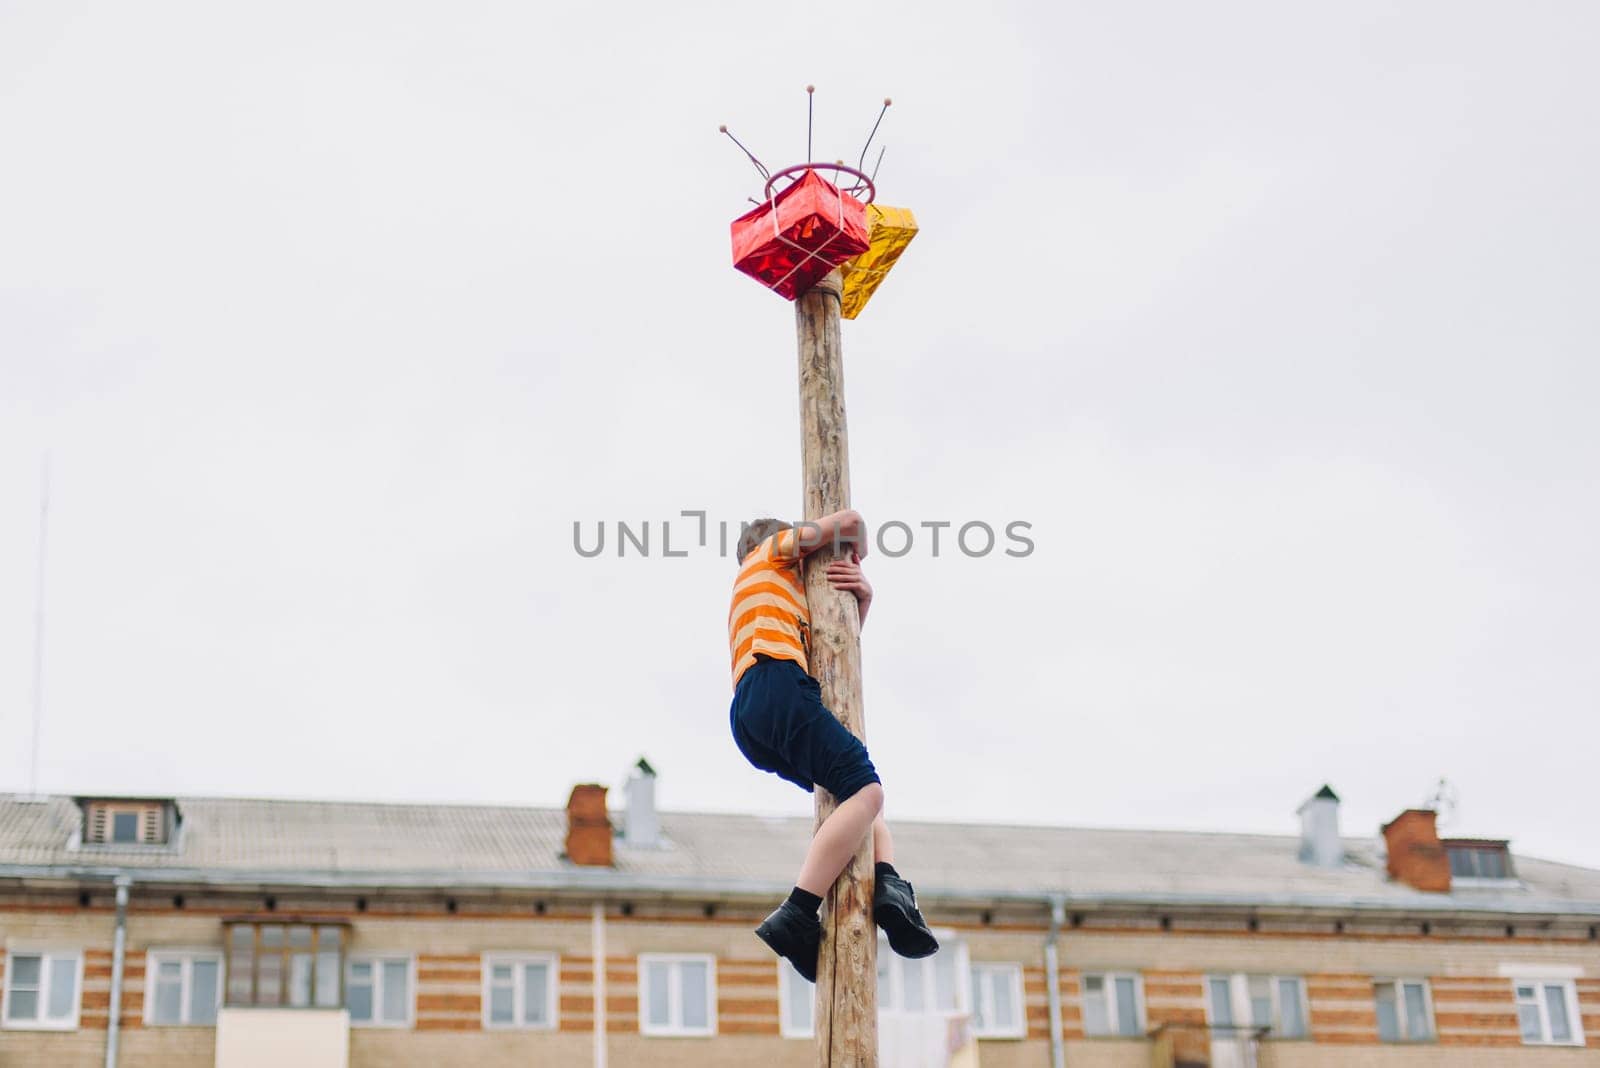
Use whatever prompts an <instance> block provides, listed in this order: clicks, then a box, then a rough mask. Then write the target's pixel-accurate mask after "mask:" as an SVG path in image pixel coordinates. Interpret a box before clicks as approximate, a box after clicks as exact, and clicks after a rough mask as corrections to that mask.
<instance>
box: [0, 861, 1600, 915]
mask: <svg viewBox="0 0 1600 1068" xmlns="http://www.w3.org/2000/svg"><path fill="white" fill-rule="evenodd" d="M119 876H126V877H127V878H129V879H133V878H137V879H138V880H139V881H140V882H141V883H142V884H145V885H152V884H154V885H161V886H199V887H214V888H218V889H248V888H251V887H297V888H304V889H313V890H417V891H435V892H437V891H441V890H463V891H471V890H482V891H511V892H529V891H547V892H552V893H559V892H567V893H587V894H599V895H602V896H609V897H613V898H615V897H621V896H628V895H654V896H660V897H694V898H698V899H700V900H707V899H711V900H724V901H731V900H736V899H753V900H765V899H767V898H770V897H771V896H772V895H773V894H783V893H785V892H786V891H787V890H788V889H789V885H790V884H789V883H787V882H778V881H773V880H765V879H732V878H731V879H721V878H709V877H706V876H698V875H695V876H680V875H647V874H638V873H634V872H619V871H613V870H611V869H606V868H583V869H580V868H570V869H562V870H558V871H548V872H503V871H486V872H485V871H479V872H474V871H440V870H412V871H332V870H328V869H311V868H306V869H293V868H281V869H271V870H237V871H218V870H216V869H202V868H176V867H173V868H121V867H114V866H108V865H49V864H39V865H31V864H0V880H6V879H15V880H18V881H22V882H40V883H44V882H51V881H55V882H63V881H66V882H81V881H86V880H94V881H99V880H104V881H108V882H109V881H113V880H115V879H116V878H117V877H119ZM917 896H918V898H919V899H921V900H924V901H935V902H939V903H941V904H949V905H970V906H980V905H1010V904H1014V905H1019V906H1030V907H1034V908H1037V907H1040V906H1044V907H1046V908H1049V907H1052V906H1053V904H1054V903H1055V902H1057V901H1059V902H1060V903H1061V904H1062V906H1063V907H1064V908H1072V909H1081V910H1084V911H1093V910H1104V909H1124V908H1126V909H1145V908H1159V907H1165V908H1175V909H1182V908H1197V909H1204V908H1214V909H1223V910H1229V911H1241V912H1254V913H1271V912H1278V911H1281V912H1294V913H1299V914H1304V913H1307V912H1311V913H1315V914H1321V915H1325V916H1328V917H1330V918H1339V917H1346V916H1350V915H1351V914H1353V913H1368V914H1375V915H1388V916H1401V917H1404V916H1411V915H1415V916H1426V917H1428V918H1430V919H1438V918H1440V917H1460V918H1473V919H1493V918H1498V917H1509V918H1519V917H1520V918H1527V917H1539V918H1543V919H1563V918H1569V919H1583V920H1590V921H1592V920H1594V919H1600V900H1597V901H1548V900H1547V901H1515V900H1511V899H1507V898H1484V899H1482V900H1461V899H1457V898H1443V900H1437V901H1435V900H1430V896H1441V897H1442V895H1424V894H1421V893H1418V894H1417V895H1416V896H1414V897H1404V898H1369V897H1339V896H1333V895H1326V894H1204V893H1201V894H1196V893H1186V892H1182V891H1141V892H1111V893H1107V892H1099V891H1091V892H1071V891H1054V892H1052V891H1048V890H1009V889H984V888H982V887H978V888H973V889H962V888H958V887H940V886H930V887H928V888H927V889H926V890H924V889H923V888H922V887H921V886H919V887H918V888H917Z"/></svg>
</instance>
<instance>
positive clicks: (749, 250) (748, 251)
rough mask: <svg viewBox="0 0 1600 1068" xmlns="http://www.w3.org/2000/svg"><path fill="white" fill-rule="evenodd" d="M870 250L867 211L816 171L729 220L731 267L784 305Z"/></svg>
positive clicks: (801, 177)
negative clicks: (839, 267) (757, 283)
mask: <svg viewBox="0 0 1600 1068" xmlns="http://www.w3.org/2000/svg"><path fill="white" fill-rule="evenodd" d="M868 247H869V242H868V240H867V208H866V205H865V204H863V203H861V201H859V200H857V199H856V198H855V197H853V196H848V195H846V194H845V193H843V192H841V191H840V190H839V187H838V186H836V185H834V184H833V183H832V182H829V181H828V180H827V179H826V178H823V177H822V176H821V175H819V174H817V172H816V171H811V170H808V171H806V172H805V173H804V174H803V175H801V176H800V180H799V181H797V182H795V183H794V184H793V185H791V186H789V188H787V189H785V190H784V191H783V192H781V193H779V194H778V195H777V196H776V197H773V198H772V199H770V200H768V201H767V202H766V203H765V204H763V205H761V206H760V207H759V208H756V209H754V210H752V211H748V212H746V213H745V214H743V215H741V216H739V217H738V218H737V219H735V220H733V265H734V266H735V267H737V268H738V269H739V270H741V271H743V272H744V273H745V274H747V275H749V276H750V277H751V278H754V279H755V280H756V281H758V282H760V283H761V284H762V285H764V286H766V287H767V288H768V289H770V290H772V291H773V292H775V293H777V294H778V295H779V296H781V297H784V298H785V299H787V300H793V299H794V298H796V297H798V296H799V295H800V294H802V293H804V292H805V291H806V290H808V289H810V288H811V287H812V286H814V285H816V284H817V283H818V282H820V281H821V280H822V279H823V278H825V277H826V276H827V274H828V272H829V271H831V270H833V269H834V268H835V267H838V266H840V265H841V264H843V263H845V262H846V261H848V260H851V259H853V258H854V257H856V256H859V255H860V254H861V253H863V252H865V251H867V248H868Z"/></svg>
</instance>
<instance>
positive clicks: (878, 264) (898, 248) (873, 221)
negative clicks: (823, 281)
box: [839, 204, 917, 319]
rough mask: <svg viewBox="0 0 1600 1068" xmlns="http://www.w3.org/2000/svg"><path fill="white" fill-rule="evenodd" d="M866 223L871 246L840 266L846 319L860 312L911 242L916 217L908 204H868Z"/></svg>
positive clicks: (842, 301) (841, 302)
mask: <svg viewBox="0 0 1600 1068" xmlns="http://www.w3.org/2000/svg"><path fill="white" fill-rule="evenodd" d="M867 226H868V227H869V229H870V231H871V232H870V234H869V236H868V240H869V241H870V242H871V245H870V247H869V248H868V249H867V251H865V252H863V253H862V254H861V255H859V256H857V257H856V258H855V259H853V260H851V261H850V262H849V263H846V264H845V265H844V266H843V267H841V268H840V269H839V270H840V273H841V274H842V275H843V278H844V289H843V292H842V294H841V295H840V300H839V303H840V311H839V314H840V315H843V316H844V317H845V318H846V319H854V318H855V317H856V316H858V315H860V314H861V309H862V308H865V307H866V306H867V301H869V300H871V299H872V294H874V293H876V292H877V291H878V286H879V285H881V284H882V282H883V279H884V276H885V275H887V274H888V273H889V268H891V267H893V266H894V265H895V262H896V261H897V260H899V259H900V253H902V252H904V251H905V250H906V246H907V245H909V244H911V239H912V238H913V237H916V236H917V220H916V217H915V216H913V215H912V214H911V209H910V208H889V207H883V206H881V205H878V204H868V205H867Z"/></svg>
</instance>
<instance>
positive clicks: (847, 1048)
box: [795, 271, 878, 1068]
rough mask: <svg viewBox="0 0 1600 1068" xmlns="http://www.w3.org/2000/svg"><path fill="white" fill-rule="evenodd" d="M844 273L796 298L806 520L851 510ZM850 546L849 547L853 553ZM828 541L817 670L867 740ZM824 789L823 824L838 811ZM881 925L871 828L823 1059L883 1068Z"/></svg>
mask: <svg viewBox="0 0 1600 1068" xmlns="http://www.w3.org/2000/svg"><path fill="white" fill-rule="evenodd" d="M839 291H840V279H839V272H838V271H834V272H833V273H831V274H829V275H828V277H827V278H824V279H823V280H822V281H821V282H819V283H817V285H816V286H814V287H812V288H811V289H810V290H809V291H808V292H806V293H805V294H804V295H803V296H801V297H800V299H799V300H797V301H796V302H795V325H796V329H797V332H798V335H799V342H800V456H801V463H802V466H803V468H804V471H805V517H806V518H807V519H818V518H820V517H822V516H825V515H828V514H829V513H832V512H838V511H842V510H843V509H845V508H848V507H850V441H849V435H848V434H847V433H846V430H845V418H844V362H843V353H842V350H841V348H840V344H839ZM846 552H848V550H846ZM834 555H835V554H834V551H833V547H832V546H831V545H830V546H826V547H824V548H823V549H821V550H819V551H818V552H815V553H813V554H812V555H811V556H809V557H807V558H806V563H805V581H806V603H807V605H808V606H809V607H810V609H811V645H810V661H811V674H812V675H814V676H816V679H817V682H818V683H820V684H821V686H822V700H823V703H824V704H826V705H827V706H828V708H829V709H831V710H832V711H833V714H834V716H836V717H837V718H838V720H839V722H841V723H843V724H844V725H845V726H846V727H848V728H849V729H850V732H851V733H852V734H854V735H855V736H856V737H857V738H861V739H863V740H865V738H866V725H865V721H864V719H863V717H862V712H861V624H860V617H859V616H858V615H857V612H856V602H855V598H854V597H853V596H851V595H850V594H848V593H841V592H840V591H838V590H835V589H834V588H833V587H831V586H829V585H828V580H827V576H826V574H825V571H826V568H827V565H828V561H829V560H832V559H833V558H834ZM834 807H835V802H834V799H833V798H832V797H831V796H830V795H829V794H828V792H827V791H826V790H823V789H822V788H820V787H819V788H818V789H817V825H818V826H821V824H822V821H823V820H825V819H827V818H828V814H829V813H831V812H832V811H833V810H834ZM877 959H878V932H877V928H876V927H875V926H874V925H873V922H872V835H871V834H868V835H867V836H866V838H865V840H864V841H863V842H862V843H861V847H860V848H859V849H858V850H857V851H856V855H855V856H854V857H853V858H851V861H850V863H849V865H848V866H846V868H845V870H844V872H843V874H841V875H840V876H839V878H838V881H836V882H835V883H834V884H833V889H832V890H830V891H829V892H828V897H827V903H826V907H825V908H824V910H823V914H822V957H821V959H820V960H819V961H818V963H817V1010H816V1012H817V1014H816V1036H817V1038H816V1041H817V1064H818V1065H819V1066H822V1068H876V1065H877V1063H878V966H877Z"/></svg>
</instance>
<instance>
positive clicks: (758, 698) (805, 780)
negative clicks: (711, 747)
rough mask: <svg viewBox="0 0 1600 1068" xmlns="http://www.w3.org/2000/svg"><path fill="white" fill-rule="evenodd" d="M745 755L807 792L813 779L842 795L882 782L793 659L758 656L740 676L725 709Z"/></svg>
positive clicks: (819, 690)
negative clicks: (730, 700) (731, 698)
mask: <svg viewBox="0 0 1600 1068" xmlns="http://www.w3.org/2000/svg"><path fill="white" fill-rule="evenodd" d="M728 722H729V725H730V726H731V727H732V728H733V741H734V744H735V745H737V746H738V747H739V752H741V753H743V754H744V758H745V759H746V760H748V761H750V763H752V764H754V765H755V766H756V767H758V768H760V769H761V770H762V771H770V772H772V773H773V774H774V775H778V776H780V777H782V778H784V779H787V780H788V781H790V782H792V783H794V784H795V785H796V786H798V787H800V789H802V790H805V791H806V792H807V793H810V792H811V790H812V784H813V783H815V784H816V785H817V786H820V787H822V788H823V789H824V790H826V791H828V792H829V793H830V794H832V795H833V796H834V798H835V799H836V800H839V801H843V800H844V799H845V798H847V797H850V796H852V795H854V794H855V793H856V791H858V790H860V789H861V788H862V787H863V786H865V785H867V784H868V783H872V782H882V781H883V780H881V779H879V778H878V770H877V769H876V768H874V767H873V766H872V760H871V758H870V757H868V756H867V747H866V746H864V745H862V744H861V739H859V738H857V737H856V736H855V735H853V734H851V733H850V732H849V731H848V730H846V729H845V726H844V724H842V723H840V722H839V721H838V720H836V719H834V718H833V713H832V712H829V711H828V710H827V709H826V708H825V707H823V704H822V687H820V686H818V685H817V680H816V679H814V678H812V677H811V676H810V675H809V674H807V673H806V671H805V669H804V668H802V667H801V666H800V665H799V664H797V663H795V662H794V661H793V660H774V659H772V658H770V657H765V656H757V657H756V662H755V663H754V664H753V665H751V666H750V667H748V668H746V669H745V672H744V674H743V675H741V676H739V685H738V687H737V688H736V689H735V690H734V692H733V707H732V708H731V709H729V710H728Z"/></svg>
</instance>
